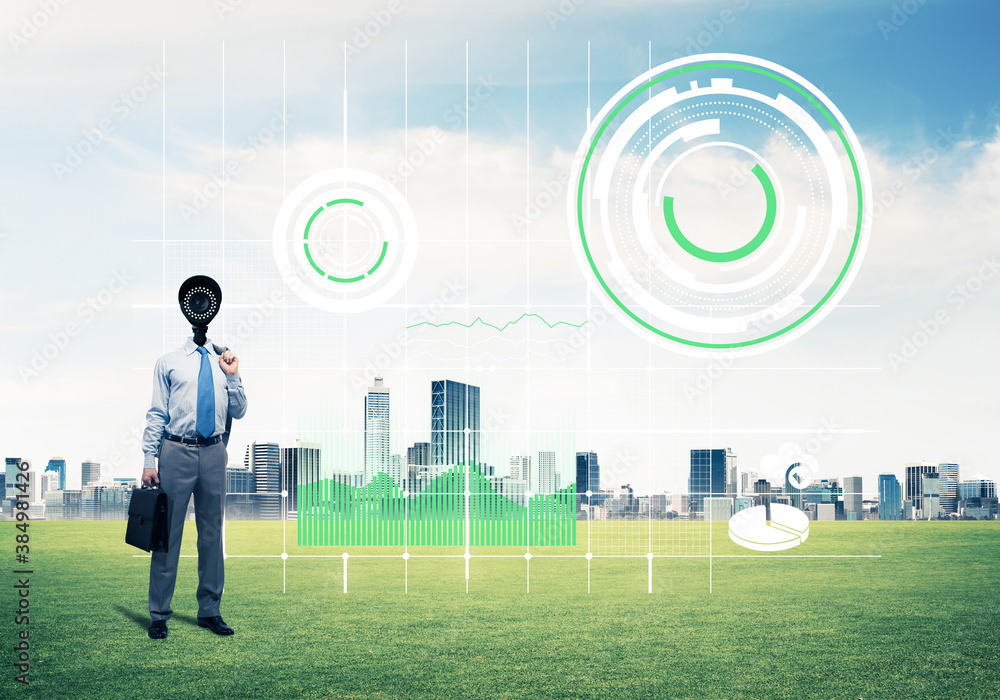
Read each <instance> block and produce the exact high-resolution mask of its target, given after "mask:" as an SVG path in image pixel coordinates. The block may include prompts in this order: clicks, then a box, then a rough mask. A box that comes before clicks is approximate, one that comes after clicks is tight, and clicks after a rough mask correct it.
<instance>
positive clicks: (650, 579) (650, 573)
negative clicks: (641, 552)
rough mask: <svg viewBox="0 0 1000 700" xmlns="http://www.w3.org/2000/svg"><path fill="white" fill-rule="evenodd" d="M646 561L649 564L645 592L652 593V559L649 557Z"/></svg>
mask: <svg viewBox="0 0 1000 700" xmlns="http://www.w3.org/2000/svg"><path fill="white" fill-rule="evenodd" d="M646 561H648V562H649V574H648V576H647V579H648V583H647V592H648V593H652V592H653V558H652V557H649V558H648V559H647V560H646Z"/></svg>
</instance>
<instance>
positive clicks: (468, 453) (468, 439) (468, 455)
mask: <svg viewBox="0 0 1000 700" xmlns="http://www.w3.org/2000/svg"><path fill="white" fill-rule="evenodd" d="M469 121H470V115H469V42H468V40H466V42H465V366H466V367H467V368H468V369H466V371H465V383H466V387H465V423H466V427H467V428H469V432H468V433H467V434H465V441H464V442H465V454H464V457H465V483H466V485H468V483H469V464H470V463H471V462H472V442H473V438H472V430H471V428H472V425H471V424H470V423H471V421H469V393H470V389H469V385H470V384H471V363H472V358H471V357H470V355H469V309H470V305H469V286H470V285H469V246H470V245H471V243H470V240H469V216H470V212H469ZM482 398H483V397H482V395H480V397H479V401H480V409H481V408H482ZM479 427H482V416H480V423H479ZM476 457H477V458H478V457H479V455H478V454H477V455H476ZM465 527H466V537H465V553H466V554H468V553H469V537H468V532H469V499H468V498H466V499H465ZM465 592H466V593H468V592H469V559H468V558H466V560H465Z"/></svg>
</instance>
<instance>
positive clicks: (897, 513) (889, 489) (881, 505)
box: [878, 473, 903, 520]
mask: <svg viewBox="0 0 1000 700" xmlns="http://www.w3.org/2000/svg"><path fill="white" fill-rule="evenodd" d="M878 519H879V520H902V519H903V487H902V485H901V484H900V483H899V480H898V479H897V478H896V475H895V474H889V473H885V474H879V475H878Z"/></svg>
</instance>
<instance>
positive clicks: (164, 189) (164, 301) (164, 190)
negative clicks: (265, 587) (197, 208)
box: [160, 40, 225, 551]
mask: <svg viewBox="0 0 1000 700" xmlns="http://www.w3.org/2000/svg"><path fill="white" fill-rule="evenodd" d="M161 61H162V63H163V70H162V73H163V86H162V87H161V88H160V89H161V90H162V91H163V114H162V119H163V183H162V194H163V232H162V237H163V244H162V251H163V292H162V294H163V298H162V300H161V303H162V304H163V312H162V314H163V339H162V341H161V352H163V353H165V352H166V351H167V42H166V41H165V40H164V42H163V56H162V59H161ZM223 547H225V545H223ZM223 551H225V550H223Z"/></svg>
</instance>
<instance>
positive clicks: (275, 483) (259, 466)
mask: <svg viewBox="0 0 1000 700" xmlns="http://www.w3.org/2000/svg"><path fill="white" fill-rule="evenodd" d="M243 466H245V467H246V468H247V469H249V470H250V471H251V472H253V478H254V484H255V485H256V487H257V492H256V496H255V497H254V500H255V501H256V504H255V505H256V514H257V517H258V518H260V519H261V520H280V519H281V450H280V448H279V447H278V443H276V442H252V443H250V444H249V445H247V452H246V456H245V457H244V459H243Z"/></svg>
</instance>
